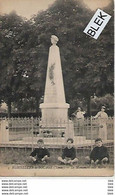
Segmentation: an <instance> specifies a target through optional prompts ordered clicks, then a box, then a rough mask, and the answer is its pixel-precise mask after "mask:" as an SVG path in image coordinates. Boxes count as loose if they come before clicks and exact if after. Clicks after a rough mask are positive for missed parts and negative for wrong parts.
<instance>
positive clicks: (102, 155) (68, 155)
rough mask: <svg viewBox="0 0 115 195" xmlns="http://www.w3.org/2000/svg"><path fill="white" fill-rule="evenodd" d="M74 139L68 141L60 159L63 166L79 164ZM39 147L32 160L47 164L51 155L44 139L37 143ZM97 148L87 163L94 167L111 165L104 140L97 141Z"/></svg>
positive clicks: (31, 155) (87, 159)
mask: <svg viewBox="0 0 115 195" xmlns="http://www.w3.org/2000/svg"><path fill="white" fill-rule="evenodd" d="M73 142H74V141H73V139H72V138H68V139H67V145H66V147H65V148H64V150H63V152H62V156H59V157H58V159H57V160H58V161H59V162H60V163H61V164H65V165H66V164H70V165H73V164H74V163H78V158H77V157H76V149H75V148H74V146H73ZM37 144H38V147H37V148H35V149H34V150H33V152H32V153H31V154H30V158H31V160H32V161H33V162H34V163H47V162H48V160H49V158H51V157H50V153H49V151H48V149H47V148H45V147H44V142H43V140H42V139H39V140H38V141H37ZM95 145H96V146H95V147H94V148H93V150H92V151H91V153H90V155H89V156H88V157H85V161H87V163H91V164H94V165H98V164H107V163H109V154H108V151H107V147H105V146H103V143H102V139H101V138H98V139H96V140H95Z"/></svg>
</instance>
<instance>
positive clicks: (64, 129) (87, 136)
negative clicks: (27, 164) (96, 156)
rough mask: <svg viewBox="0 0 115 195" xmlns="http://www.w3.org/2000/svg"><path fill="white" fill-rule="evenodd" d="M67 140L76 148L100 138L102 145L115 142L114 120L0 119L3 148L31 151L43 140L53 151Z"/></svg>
mask: <svg viewBox="0 0 115 195" xmlns="http://www.w3.org/2000/svg"><path fill="white" fill-rule="evenodd" d="M105 132H106V133H105ZM104 133H105V134H106V135H105V136H103V134H104ZM69 137H70V138H73V139H74V144H75V145H77V146H81V145H86V146H87V145H92V144H93V143H94V140H95V139H96V138H98V137H101V138H102V139H103V142H104V143H108V142H111V141H113V139H114V120H113V118H112V117H109V118H108V120H105V119H102V120H101V121H100V119H94V118H93V117H90V118H85V119H84V120H78V119H74V120H68V121H61V120H60V121H42V120H41V119H40V118H33V117H32V118H10V119H6V118H4V119H3V118H1V119H0V143H2V144H14V145H17V146H19V145H20V146H23V145H26V146H28V145H31V146H32V147H33V145H36V142H37V140H38V139H39V138H42V139H43V140H44V143H45V144H46V145H50V146H52V147H53V146H61V145H65V144H66V140H67V138H69Z"/></svg>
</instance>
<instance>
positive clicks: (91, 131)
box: [90, 116, 93, 150]
mask: <svg viewBox="0 0 115 195" xmlns="http://www.w3.org/2000/svg"><path fill="white" fill-rule="evenodd" d="M90 119H91V120H90V121H91V150H92V149H93V144H92V143H93V128H92V116H91V117H90Z"/></svg>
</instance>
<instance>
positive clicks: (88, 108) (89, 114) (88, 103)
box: [87, 96, 91, 116]
mask: <svg viewBox="0 0 115 195" xmlns="http://www.w3.org/2000/svg"><path fill="white" fill-rule="evenodd" d="M87 115H88V116H91V96H89V97H88V98H87Z"/></svg>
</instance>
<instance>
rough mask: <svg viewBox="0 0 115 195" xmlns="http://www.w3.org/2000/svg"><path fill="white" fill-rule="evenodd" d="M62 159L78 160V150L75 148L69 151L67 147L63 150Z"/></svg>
mask: <svg viewBox="0 0 115 195" xmlns="http://www.w3.org/2000/svg"><path fill="white" fill-rule="evenodd" d="M62 158H63V159H65V158H70V159H71V160H73V159H74V158H76V150H75V148H74V147H72V148H70V149H68V148H67V147H66V148H64V150H63V154H62Z"/></svg>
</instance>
